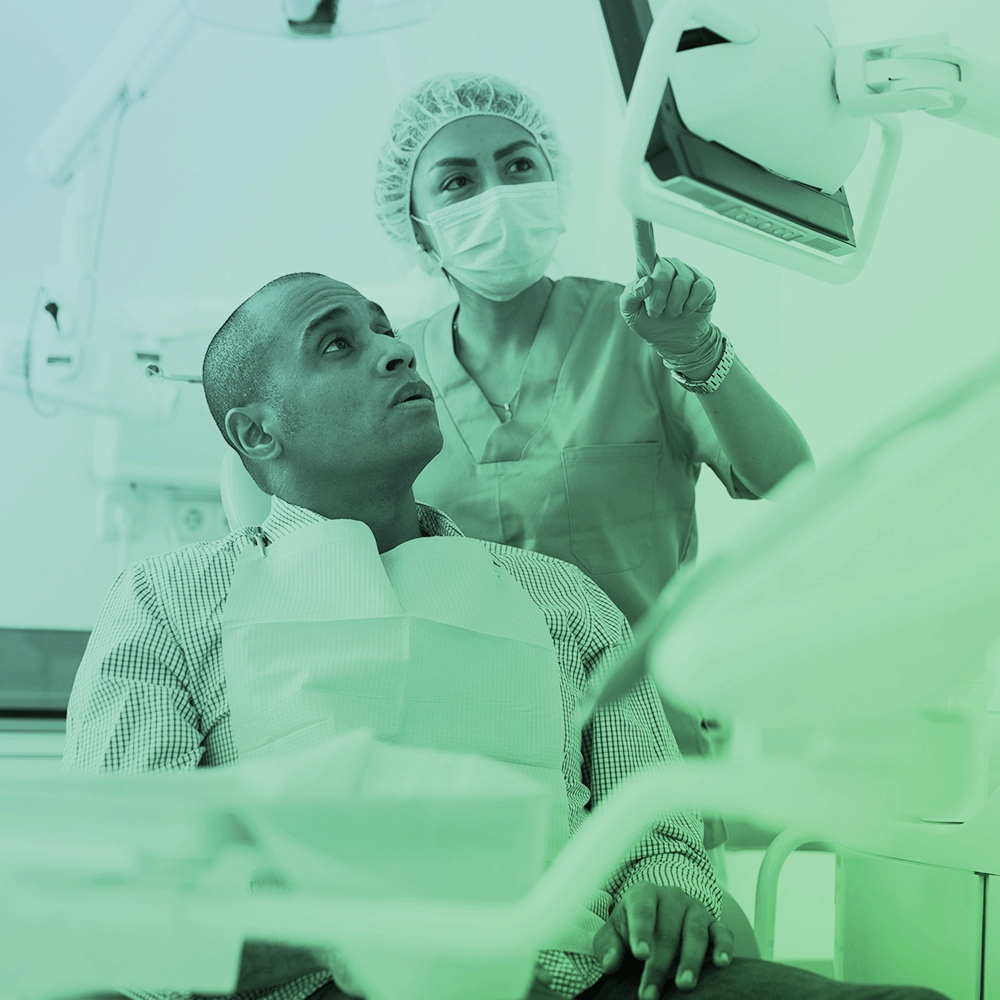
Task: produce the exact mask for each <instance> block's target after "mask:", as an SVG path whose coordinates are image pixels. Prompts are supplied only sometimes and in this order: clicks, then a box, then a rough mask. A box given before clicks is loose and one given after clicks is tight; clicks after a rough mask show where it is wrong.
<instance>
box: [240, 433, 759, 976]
mask: <svg viewBox="0 0 1000 1000" xmlns="http://www.w3.org/2000/svg"><path fill="white" fill-rule="evenodd" d="M221 490H222V506H223V509H224V510H225V513H226V520H227V521H228V522H229V527H230V529H231V530H232V531H242V530H243V528H246V527H248V526H251V525H258V524H260V523H261V522H262V521H263V520H264V518H266V517H267V515H268V513H270V510H271V498H270V497H269V496H268V495H267V494H266V493H264V492H263V491H262V490H261V489H260V487H259V486H258V485H257V484H256V483H255V482H254V481H253V479H252V478H251V477H250V474H249V473H248V472H247V470H246V469H245V468H244V467H243V463H242V462H241V461H240V459H239V456H237V454H236V452H234V451H233V450H232V449H227V451H226V454H225V456H224V457H223V459H222V476H221ZM722 920H723V922H724V923H725V924H726V926H727V927H729V929H730V930H731V931H732V932H733V938H734V942H733V953H734V954H735V955H737V956H738V957H741V958H760V948H759V947H758V943H757V939H756V937H755V935H754V929H753V927H752V925H751V924H750V921H749V920H748V919H747V916H746V914H745V913H744V912H743V909H742V908H741V907H740V904H739V903H738V902H737V901H736V899H735V897H733V896H732V895H731V894H730V893H729V892H727V891H726V890H725V889H723V890H722Z"/></svg>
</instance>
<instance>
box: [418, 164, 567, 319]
mask: <svg viewBox="0 0 1000 1000" xmlns="http://www.w3.org/2000/svg"><path fill="white" fill-rule="evenodd" d="M413 218H414V219H416V221H417V222H422V223H423V224H424V225H425V226H427V227H428V228H429V229H430V230H431V232H432V233H433V234H434V240H435V242H436V243H437V245H438V253H437V254H434V252H433V251H431V254H432V256H434V259H435V260H437V262H438V263H439V264H440V266H441V267H443V268H444V269H445V271H447V272H448V274H450V275H452V277H454V278H457V279H458V280H459V281H460V282H462V284H463V285H466V286H467V287H469V288H471V289H472V290H473V291H475V292H478V293H479V294H480V295H482V296H483V297H484V298H487V299H492V300H493V301H494V302H507V301H509V300H510V299H512V298H514V297H515V296H517V295H520V294H521V292H523V291H524V290H525V289H526V288H530V287H531V286H532V285H533V284H534V283H535V282H536V281H538V279H539V278H541V277H542V275H544V274H545V272H546V271H547V270H548V267H549V264H551V263H552V257H553V255H554V254H555V250H556V243H557V242H558V241H559V237H560V236H561V235H562V234H563V233H564V232H565V231H566V226H565V224H564V223H563V220H562V213H561V212H560V208H559V188H558V185H557V184H556V183H555V181H540V182H538V183H533V184H500V185H497V186H496V187H491V188H490V189H489V190H488V191H484V192H483V193H482V194H479V195H476V196H475V197H474V198H467V199H466V200H465V201H460V202H458V203H457V204H455V205H448V206H447V207H446V208H438V209H435V210H434V211H433V212H428V213H427V218H426V219H417V217H416V216H413Z"/></svg>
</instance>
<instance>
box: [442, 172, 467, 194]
mask: <svg viewBox="0 0 1000 1000" xmlns="http://www.w3.org/2000/svg"><path fill="white" fill-rule="evenodd" d="M459 181H464V182H465V183H462V184H459V183H458V182H459ZM468 182H469V178H468V177H465V176H463V175H462V174H459V175H458V176H457V177H452V178H449V179H448V180H447V181H445V182H444V184H442V185H441V190H442V191H461V189H462V188H463V187H465V184H467V183H468Z"/></svg>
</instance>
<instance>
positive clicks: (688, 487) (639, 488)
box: [401, 277, 756, 625]
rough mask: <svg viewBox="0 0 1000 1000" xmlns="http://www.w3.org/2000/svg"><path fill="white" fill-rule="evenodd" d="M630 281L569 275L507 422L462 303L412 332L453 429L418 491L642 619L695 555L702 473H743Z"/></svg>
mask: <svg viewBox="0 0 1000 1000" xmlns="http://www.w3.org/2000/svg"><path fill="white" fill-rule="evenodd" d="M621 292H622V286H621V285H619V284H615V283H614V282H610V281H598V280H596V279H591V278H572V277H571V278H563V279H561V280H560V281H557V282H556V283H555V288H554V289H553V291H552V295H551V297H550V298H549V302H548V305H547V306H546V309H545V312H544V313H543V315H542V320H541V324H540V326H539V328H538V332H537V334H536V336H535V339H534V342H533V344H532V346H531V350H530V352H529V354H528V358H527V362H526V364H525V367H524V372H523V375H522V378H521V384H520V388H519V390H518V394H517V397H516V404H515V405H514V406H513V407H512V411H513V414H512V417H511V419H509V420H507V421H506V422H504V421H502V420H501V419H500V417H499V416H498V415H497V412H496V411H495V410H494V408H493V407H492V406H491V405H490V403H489V402H488V401H487V399H486V397H485V396H484V395H483V393H482V391H481V390H480V388H479V386H478V385H477V384H476V382H475V380H474V379H473V378H472V377H471V376H470V375H469V373H468V372H467V371H466V370H465V369H464V368H463V367H462V364H461V362H460V361H459V360H458V359H457V358H456V356H455V349H454V343H453V339H452V327H451V324H452V317H453V316H454V314H455V308H456V307H455V306H454V305H450V306H448V307H447V308H446V309H443V310H441V311H440V312H438V313H436V314H435V315H434V316H431V317H430V318H429V319H426V320H422V321H421V322H419V323H415V324H413V325H412V326H410V327H407V328H406V329H405V330H403V331H402V333H401V337H402V339H403V340H405V341H406V342H407V343H409V344H410V345H411V346H412V347H413V348H414V351H415V353H416V363H417V370H418V371H419V372H420V374H421V375H422V377H423V378H424V379H425V380H426V381H427V383H428V384H429V385H430V387H431V390H432V391H433V394H434V401H435V403H436V404H437V415H438V421H439V423H440V426H441V432H442V434H443V436H444V447H443V448H442V450H441V453H440V454H439V455H438V456H437V457H436V458H434V459H433V460H432V461H431V462H430V464H429V465H428V466H427V467H426V468H425V469H424V470H423V472H421V474H420V476H419V477H418V478H417V480H416V483H415V484H414V496H415V497H416V499H417V500H418V501H420V502H422V503H426V504H430V505H431V506H434V507H438V508H440V509H441V510H443V511H445V512H446V513H447V514H448V516H449V517H451V518H452V519H453V520H454V521H455V523H456V524H457V525H458V526H459V528H461V530H462V531H463V532H464V533H465V534H467V535H471V536H472V537H475V538H482V539H487V540H489V541H494V542H502V543H504V544H506V545H515V546H517V547H519V548H523V549H532V550H536V551H538V552H544V553H545V554H546V555H550V556H556V557H557V558H559V559H564V560H565V561H566V562H570V563H573V564H575V565H576V566H579V567H580V569H582V570H583V571H584V572H585V573H586V574H587V575H588V576H590V577H591V578H592V579H593V580H594V582H595V583H597V584H598V586H600V587H601V589H602V590H604V592H605V593H606V594H607V595H608V596H609V597H610V598H611V599H612V601H614V603H615V604H616V605H617V606H618V607H619V608H620V609H621V610H622V611H623V612H624V614H625V616H626V617H627V618H628V619H629V621H630V622H631V623H632V624H633V625H634V624H635V623H636V622H637V621H638V619H639V618H641V617H642V615H643V613H644V612H645V611H646V609H647V608H648V607H649V606H650V605H651V604H652V603H653V601H654V600H655V599H656V597H657V595H658V594H659V592H660V591H661V590H662V589H663V587H664V586H665V585H666V583H667V582H668V581H669V580H670V578H671V577H672V576H673V575H674V573H675V572H676V571H677V569H678V567H679V566H680V565H681V564H682V563H685V562H688V561H690V560H692V559H694V558H695V555H696V552H697V544H698V543H697V526H696V521H695V512H694V502H695V483H696V482H697V479H698V473H699V471H700V467H701V465H702V464H706V465H708V466H709V467H710V468H711V469H712V471H713V472H715V474H716V475H717V476H718V477H719V479H720V480H721V481H722V482H723V483H724V484H725V486H726V489H727V490H728V491H729V493H730V495H731V496H733V497H737V498H746V499H756V497H755V495H754V494H753V493H752V492H751V491H750V490H748V489H747V487H746V486H745V485H744V484H743V483H742V482H740V480H739V479H738V477H737V476H736V475H735V473H734V472H733V470H732V468H731V466H730V464H729V461H728V459H727V458H726V455H725V453H724V452H723V450H722V447H721V445H720V444H719V441H718V438H717V437H716V435H715V431H714V429H713V428H712V425H711V423H710V422H709V419H708V417H707V415H706V414H705V412H704V410H703V409H702V406H701V403H700V402H699V401H698V398H697V396H696V395H695V394H693V393H690V392H688V391H687V390H685V389H682V388H681V387H680V385H678V384H677V382H675V381H674V380H673V379H672V378H671V377H670V373H669V371H667V369H666V368H664V367H663V364H662V363H661V362H660V359H659V357H658V355H657V354H656V353H655V352H654V351H653V350H652V349H651V348H650V347H649V345H648V344H647V343H646V342H645V341H644V340H643V339H642V338H641V337H639V336H638V335H637V334H636V333H634V332H633V331H632V330H631V329H630V328H629V327H628V325H627V324H626V323H625V321H624V320H623V319H622V318H621V314H620V312H619V310H618V297H619V295H620V294H621Z"/></svg>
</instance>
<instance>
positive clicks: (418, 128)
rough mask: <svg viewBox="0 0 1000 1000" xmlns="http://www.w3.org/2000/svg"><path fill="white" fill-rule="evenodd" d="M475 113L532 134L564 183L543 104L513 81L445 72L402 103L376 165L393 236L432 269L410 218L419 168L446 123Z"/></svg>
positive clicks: (378, 194)
mask: <svg viewBox="0 0 1000 1000" xmlns="http://www.w3.org/2000/svg"><path fill="white" fill-rule="evenodd" d="M474 115H496V116H497V117H499V118H507V119H508V120H510V121H512V122H516V123H517V124H518V125H520V126H521V127H522V128H524V129H526V130H527V131H528V132H530V133H531V135H532V137H533V138H534V140H535V142H537V143H538V146H539V148H540V149H541V150H542V152H543V153H544V154H545V157H546V159H547V160H548V161H549V166H550V167H551V168H552V176H553V179H554V180H555V181H557V182H558V183H560V186H563V182H564V181H565V172H566V171H565V162H564V158H563V155H562V151H561V150H560V148H559V142H558V140H557V139H556V134H555V130H554V129H553V128H552V125H551V124H550V123H549V121H548V119H547V118H546V117H545V114H544V112H543V111H542V109H541V107H539V105H538V103H537V102H536V101H535V100H533V99H532V98H531V97H529V96H528V95H527V94H525V93H524V92H523V91H522V90H521V89H520V88H519V87H516V86H515V85H514V84H513V83H511V82H510V81H509V80H505V79H503V78H502V77H499V76H493V75H489V74H483V73H443V74H441V75H440V76H434V77H431V78H430V79H429V80H425V81H424V82H423V83H422V84H420V86H418V87H417V88H416V89H415V90H413V91H411V92H410V93H409V94H408V95H407V96H406V97H404V98H403V99H402V100H401V101H400V102H399V104H398V105H397V107H396V110H395V112H394V114H393V116H392V122H391V123H390V126H389V138H388V139H387V140H386V141H385V143H384V144H383V146H382V148H381V150H380V151H379V157H378V165H377V166H376V168H375V214H376V216H377V217H378V220H379V222H380V223H381V224H382V228H383V229H384V230H385V231H386V233H388V234H389V236H390V237H391V238H392V239H393V240H396V241H397V242H399V243H402V244H403V245H405V246H408V247H411V248H412V249H413V250H415V251H417V253H418V254H419V255H420V257H421V258H422V263H423V264H424V266H425V267H426V268H427V269H428V270H435V269H436V268H437V265H436V264H434V263H433V259H432V258H431V256H430V255H429V254H428V253H427V252H426V251H424V250H423V248H422V247H421V246H420V245H419V243H418V242H417V238H416V235H415V234H414V231H413V223H412V221H411V219H410V193H411V187H412V183H413V169H414V167H415V166H416V163H417V158H418V157H419V156H420V153H421V151H422V150H423V148H424V147H425V146H426V145H427V143H428V142H430V140H431V137H432V136H434V135H435V134H436V133H437V132H439V131H440V130H441V129H442V128H444V127H445V125H448V124H450V123H451V122H453V121H457V120H458V119H459V118H471V117H472V116H474Z"/></svg>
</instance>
